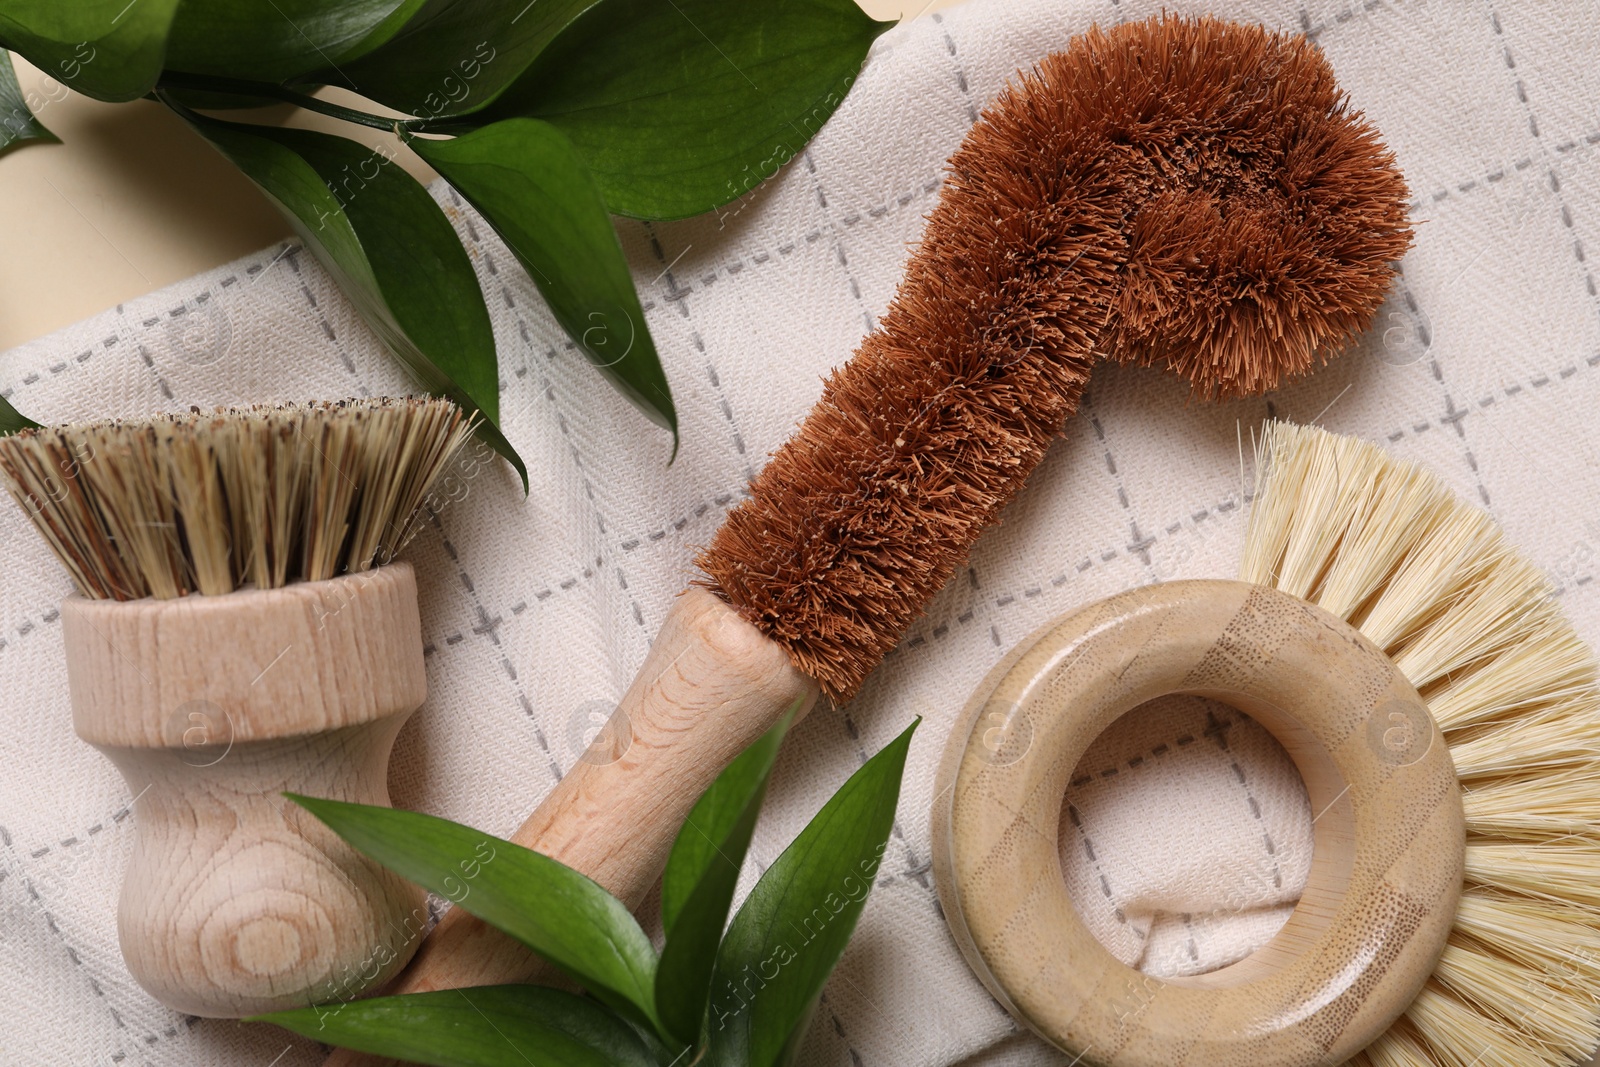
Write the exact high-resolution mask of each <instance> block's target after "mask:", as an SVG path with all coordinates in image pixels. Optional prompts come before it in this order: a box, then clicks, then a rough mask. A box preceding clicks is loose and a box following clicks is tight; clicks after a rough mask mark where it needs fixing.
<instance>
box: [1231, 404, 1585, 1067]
mask: <svg viewBox="0 0 1600 1067" xmlns="http://www.w3.org/2000/svg"><path fill="white" fill-rule="evenodd" d="M1258 469H1259V470H1260V471H1261V472H1262V474H1261V480H1260V482H1259V483H1258V485H1257V488H1256V497H1255V502H1254V505H1253V507H1252V511H1251V515H1250V528H1249V531H1248V533H1247V534H1246V537H1245V552H1244V560H1243V564H1242V566H1241V568H1240V574H1239V576H1240V577H1241V578H1242V579H1244V580H1245V581H1248V582H1254V583H1257V584H1260V585H1269V586H1272V587H1274V588H1277V589H1281V590H1283V591H1284V592H1287V593H1291V594H1293V595H1295V596H1297V597H1299V598H1301V599H1302V600H1306V601H1309V602H1311V603H1313V604H1316V605H1317V606H1319V607H1321V608H1323V609H1325V610H1327V611H1329V612H1331V613H1332V614H1334V615H1337V616H1338V617H1340V618H1342V619H1344V620H1345V621H1346V622H1348V623H1350V624H1351V625H1352V626H1354V627H1355V628H1356V629H1358V630H1360V631H1361V632H1362V633H1363V634H1364V635H1365V636H1366V637H1368V638H1369V639H1371V641H1372V642H1373V644H1375V645H1377V646H1378V647H1379V648H1381V649H1383V651H1384V652H1385V654H1387V655H1388V656H1389V658H1390V659H1391V660H1393V661H1394V663H1395V666H1397V667H1398V668H1400V671H1401V673H1402V674H1404V675H1405V676H1406V678H1407V679H1408V680H1409V681H1410V682H1411V684H1412V685H1413V686H1414V687H1415V688H1416V690H1417V692H1418V693H1420V694H1421V695H1422V697H1423V699H1424V700H1425V701H1426V702H1427V704H1428V710H1429V712H1430V713H1431V714H1432V715H1433V717H1434V719H1435V721H1437V722H1438V724H1439V728H1440V730H1441V731H1442V732H1443V734H1444V739H1445V742H1446V744H1448V745H1449V749H1450V758H1451V761H1452V762H1453V763H1454V765H1455V769H1456V776H1457V777H1458V778H1459V779H1460V781H1461V785H1462V807H1463V809H1464V811H1465V814H1466V829H1467V848H1466V884H1465V886H1464V888H1463V889H1462V895H1461V901H1460V906H1459V908H1458V911H1457V914H1456V921H1455V926H1454V928H1453V929H1452V930H1451V933H1450V939H1449V942H1448V943H1447V945H1446V948H1445V951H1444V955H1443V956H1442V957H1441V958H1440V960H1439V963H1438V966H1437V967H1436V969H1435V970H1434V973H1433V977H1432V979H1430V981H1429V983H1428V985H1427V986H1426V987H1424V989H1423V991H1422V993H1421V994H1420V995H1419V996H1418V997H1417V999H1416V1000H1415V1001H1414V1002H1413V1003H1412V1005H1411V1007H1410V1008H1409V1009H1408V1010H1407V1012H1406V1014H1405V1015H1404V1016H1402V1017H1401V1018H1400V1019H1399V1020H1397V1021H1396V1022H1395V1024H1394V1025H1393V1026H1392V1027H1390V1029H1389V1030H1388V1031H1386V1032H1385V1033H1384V1034H1383V1035H1382V1036H1381V1037H1379V1038H1378V1040H1377V1041H1375V1042H1374V1043H1373V1044H1372V1045H1370V1046H1368V1047H1367V1049H1366V1050H1365V1051H1364V1052H1363V1053H1362V1054H1361V1055H1359V1056H1357V1057H1355V1058H1353V1059H1351V1060H1350V1061H1349V1062H1350V1064H1351V1065H1353V1067H1369V1065H1377V1067H1433V1065H1434V1064H1457V1065H1461V1067H1466V1065H1468V1064H1479V1065H1480V1067H1481V1065H1485V1064H1491V1063H1492V1064H1507V1065H1515V1067H1544V1065H1548V1067H1556V1065H1563V1064H1570V1063H1583V1062H1587V1060H1588V1058H1589V1056H1590V1055H1591V1054H1592V1053H1593V1052H1594V1051H1595V1048H1596V1046H1597V1045H1600V996H1597V994H1600V881H1597V879H1596V877H1595V873H1596V872H1597V871H1600V832H1597V830H1596V827H1600V745H1597V741H1596V739H1597V738H1600V667H1597V665H1596V663H1595V658H1594V654H1593V653H1592V652H1591V651H1590V650H1589V648H1588V646H1587V645H1586V644H1585V643H1584V642H1583V641H1582V640H1581V639H1580V638H1579V637H1578V635H1577V633H1576V632H1575V631H1574V630H1573V628H1572V624H1571V623H1570V622H1568V621H1567V619H1566V618H1565V616H1564V615H1563V614H1562V611H1561V609H1560V607H1559V606H1558V605H1557V603H1556V601H1555V599H1554V597H1553V593H1554V590H1553V589H1552V587H1551V584H1550V580H1549V579H1548V578H1547V577H1546V576H1545V574H1544V572H1543V571H1541V570H1540V569H1539V568H1538V567H1537V566H1536V565H1535V564H1534V563H1533V562H1532V561H1531V560H1529V559H1527V558H1526V557H1524V556H1523V555H1522V554H1521V553H1519V552H1518V551H1516V549H1515V548H1513V547H1512V546H1511V545H1510V544H1508V543H1507V541H1506V539H1505V537H1504V535H1503V534H1502V532H1501V531H1500V528H1499V527H1498V526H1497V525H1496V524H1495V522H1494V520H1493V519H1492V518H1490V517H1489V515H1488V514H1487V513H1485V512H1484V511H1482V510H1480V509H1478V508H1475V507H1473V506H1471V505H1469V504H1466V503H1463V502H1462V501H1461V500H1460V499H1458V498H1457V497H1456V496H1455V494H1453V493H1452V492H1450V490H1449V488H1448V487H1446V486H1445V485H1444V484H1443V483H1442V482H1440V480H1439V479H1438V478H1437V477H1436V476H1434V475H1433V474H1430V473H1429V472H1427V471H1425V470H1423V469H1421V468H1419V467H1417V466H1415V465H1413V464H1409V463H1402V462H1400V461H1398V460H1395V459H1393V458H1391V457H1390V456H1388V455H1387V454H1385V453H1384V452H1383V450H1382V449H1379V448H1377V447H1376V446H1374V445H1371V444H1368V443H1367V442H1365V441H1360V440H1357V439H1355V438H1351V437H1343V436H1339V435H1337V434H1331V433H1328V432H1326V431H1323V430H1319V429H1316V428H1314V427H1307V426H1293V425H1288V424H1284V423H1269V424H1268V426H1267V428H1266V431H1265V434H1264V438H1263V441H1262V444H1261V449H1260V460H1259V463H1258Z"/></svg>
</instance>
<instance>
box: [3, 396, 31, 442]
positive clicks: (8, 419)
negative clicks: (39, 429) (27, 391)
mask: <svg viewBox="0 0 1600 1067" xmlns="http://www.w3.org/2000/svg"><path fill="white" fill-rule="evenodd" d="M38 425H39V424H38V423H37V422H34V421H33V420H32V419H30V418H28V416H26V415H24V414H23V413H22V412H20V411H18V410H17V409H16V408H14V407H12V406H11V402H10V401H9V400H7V399H6V398H5V397H3V396H0V437H4V436H6V435H7V434H12V433H16V432H17V431H18V430H26V429H30V428H32V427H35V426H38Z"/></svg>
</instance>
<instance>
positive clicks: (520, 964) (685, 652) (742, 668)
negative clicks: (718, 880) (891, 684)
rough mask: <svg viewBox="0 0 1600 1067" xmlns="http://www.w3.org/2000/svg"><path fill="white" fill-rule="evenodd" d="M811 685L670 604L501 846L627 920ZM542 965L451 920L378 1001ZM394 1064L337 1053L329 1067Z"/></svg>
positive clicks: (742, 634) (724, 621) (695, 611)
mask: <svg viewBox="0 0 1600 1067" xmlns="http://www.w3.org/2000/svg"><path fill="white" fill-rule="evenodd" d="M817 692H818V690H817V683H816V682H815V681H813V680H812V679H811V678H808V677H807V676H806V675H804V674H802V673H800V672H799V671H798V670H796V669H795V668H794V667H793V666H792V665H791V664H790V662H789V657H788V654H787V653H785V652H784V650H783V648H782V647H781V646H779V645H778V644H776V643H774V642H773V641H770V640H768V639H767V638H766V637H765V636H764V635H763V634H762V633H761V632H760V631H759V630H757V629H756V628H755V627H754V626H751V625H750V624H749V623H748V622H746V621H745V620H744V619H742V618H740V617H739V615H738V613H737V612H735V611H734V610H733V609H732V608H730V607H729V606H728V605H727V604H725V603H723V601H722V600H720V599H718V598H717V597H716V596H714V595H713V594H712V593H710V592H708V591H706V590H704V589H700V588H691V589H689V590H687V591H685V592H684V593H683V595H682V596H680V597H679V598H678V601H677V603H675V604H674V605H673V607H672V611H671V612H670V613H669V614H668V615H667V618H666V621H665V622H664V623H663V624H662V627H661V632H660V633H659V634H657V635H656V639H655V643H654V644H652V645H651V646H650V652H649V654H648V655H647V656H646V657H645V661H644V665H643V666H642V667H641V668H640V669H639V673H638V675H637V676H636V677H635V679H634V682H633V685H632V687H630V688H629V690H628V692H627V693H626V694H625V695H624V696H623V698H622V702H621V703H620V704H619V705H618V706H617V710H616V712H614V713H613V715H612V718H611V721H610V723H609V724H608V726H607V728H606V729H604V730H603V731H601V733H600V735H599V736H598V737H596V738H595V741H594V743H593V744H592V745H591V746H590V748H589V750H588V752H586V753H585V754H584V756H583V757H582V758H581V759H580V760H579V762H578V763H577V764H576V765H574V766H573V768H572V769H571V770H569V771H568V772H567V773H566V775H565V776H564V777H563V778H562V779H561V781H560V783H558V784H557V785H556V787H555V789H553V790H552V791H551V792H550V794H549V795H548V796H547V797H545V799H544V802H543V803H541V804H540V805H539V807H538V809H537V810H536V811H535V812H534V813H533V814H532V815H531V816H529V818H528V820H527V821H526V822H524V823H523V824H522V827H521V829H519V830H518V831H517V832H516V833H515V834H513V835H512V837H511V840H512V841H515V842H516V843H517V844H519V845H524V846H526V847H528V848H531V849H535V850H537V851H539V852H542V853H544V854H545V855H547V856H551V857H553V858H555V859H557V860H560V861H561V862H562V863H565V864H566V865H567V866H569V867H573V868H575V869H577V870H579V871H582V872H583V873H584V874H587V875H588V876H589V877H591V878H593V879H594V880H595V881H597V882H599V883H600V884H601V885H603V886H605V888H606V889H607V890H609V891H610V892H611V894H612V895H613V896H616V897H617V898H619V899H620V900H622V901H623V902H625V903H626V904H628V906H629V907H634V906H636V905H638V903H639V902H640V901H641V900H642V899H643V898H644V896H645V894H646V893H647V892H648V891H649V890H650V887H651V886H652V885H654V884H655V881H656V879H657V878H659V877H660V875H661V870H662V868H663V867H664V866H665V865H666V861H667V853H668V851H669V850H670V849H671V847H672V840H673V838H674V837H676V836H677V833H678V829H679V827H681V826H682V825H683V821H684V819H685V818H687V817H688V814H689V809H690V808H692V807H693V806H694V804H695V802H696V801H697V800H699V799H700V795H701V794H702V793H703V792H705V790H706V788H707V787H708V786H710V785H711V783H712V781H713V780H714V779H715V778H716V776H717V775H718V774H720V773H721V772H722V769H723V768H724V767H726V766H727V765H728V763H730V762H731V761H732V760H733V758H734V757H735V756H737V755H738V754H739V753H740V752H742V751H744V750H745V749H746V748H748V747H749V746H750V744H751V743H753V742H754V741H755V740H756V739H757V738H759V737H760V736H761V735H762V734H763V733H765V732H766V731H767V730H768V729H770V728H771V727H772V726H773V725H774V724H775V723H776V722H777V721H778V719H779V718H780V717H781V716H782V715H783V714H784V712H786V711H787V710H788V709H789V708H791V707H794V706H795V705H796V704H797V703H798V705H799V708H798V714H799V715H804V714H805V713H806V712H807V711H809V710H810V708H811V706H812V704H813V703H815V701H816V698H817ZM540 966H541V964H540V961H539V959H538V957H536V956H535V955H534V954H533V953H532V952H530V951H529V950H528V949H527V948H525V947H524V946H522V945H521V944H520V943H519V942H516V941H514V940H512V939H511V938H510V937H507V936H506V935H505V934H502V933H501V932H500V931H498V930H495V929H494V928H493V927H490V926H487V925H485V924H484V923H482V922H480V921H478V920H477V919H475V918H473V917H472V916H471V915H468V914H467V913H466V912H464V911H462V910H461V909H460V908H452V909H451V910H450V912H449V913H448V914H447V915H446V916H445V917H444V919H443V920H442V921H441V922H440V923H439V926H438V928H437V929H435V930H434V931H433V933H432V934H430V935H429V936H428V937H427V938H426V940H424V941H423V943H422V947H421V949H419V950H418V952H417V955H416V958H415V959H414V960H413V961H412V964H411V966H410V967H409V968H408V969H407V970H406V971H405V972H404V973H403V974H401V976H400V978H399V979H398V980H397V981H396V982H395V983H394V985H393V986H392V988H390V989H387V990H385V992H387V993H416V992H425V991H428V990H435V989H449V988H453V987H458V986H473V985H490V984H495V983H501V982H521V981H527V980H529V979H530V978H534V977H536V976H538V977H541V978H549V977H551V974H550V973H549V972H548V971H547V972H546V973H544V974H543V975H539V970H540ZM389 1062H393V1061H387V1060H383V1059H381V1058H376V1057H369V1056H363V1055H360V1054H358V1053H354V1052H349V1051H347V1050H341V1051H338V1052H335V1053H334V1054H333V1056H332V1057H330V1058H329V1059H328V1061H327V1067H334V1065H339V1067H351V1065H355V1064H361V1065H362V1067H375V1065H377V1064H383V1063H389Z"/></svg>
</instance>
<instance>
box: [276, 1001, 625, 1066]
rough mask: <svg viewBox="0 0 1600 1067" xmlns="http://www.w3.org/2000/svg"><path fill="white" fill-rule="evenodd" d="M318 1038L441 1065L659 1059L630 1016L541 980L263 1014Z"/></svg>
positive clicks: (615, 1063) (590, 1063) (602, 1063)
mask: <svg viewBox="0 0 1600 1067" xmlns="http://www.w3.org/2000/svg"><path fill="white" fill-rule="evenodd" d="M249 1021H251V1022H268V1023H277V1024H278V1025H279V1026H282V1027H284V1028H285V1029H288V1030H292V1031H294V1032H295V1033H297V1034H301V1035H303V1036H305V1037H309V1038H311V1039H312V1040H314V1041H321V1042H324V1043H327V1044H332V1045H339V1046H342V1047H344V1048H351V1049H355V1050H357V1051H359V1052H366V1053H370V1054H371V1055H374V1056H392V1057H395V1058H397V1059H403V1060H405V1061H406V1062H408V1063H427V1064H434V1065H436V1067H655V1063H656V1061H655V1058H654V1057H653V1056H651V1055H650V1052H649V1051H648V1050H647V1049H646V1047H645V1045H644V1043H643V1042H641V1041H640V1040H639V1037H638V1035H636V1034H635V1033H634V1032H633V1030H632V1029H631V1028H630V1027H629V1026H628V1024H627V1023H625V1022H623V1021H622V1020H621V1019H619V1018H617V1017H616V1016H615V1015H613V1014H612V1013H611V1012H609V1011H607V1010H606V1009H605V1008H603V1007H601V1006H600V1005H598V1004H596V1003H595V1002H594V1001H592V1000H589V999H587V998H585V997H580V996H577V995H576V994H573V993H567V992H563V991H562V990H559V989H545V988H543V987H541V986H532V985H499V986H477V987H474V988H468V989H445V990H440V991H439V992H436V993H408V994H406V995H404V996H397V997H374V998H372V999H370V1000H357V1001H353V1002H351V1003H347V1004H330V1005H325V1006H323V1007H320V1008H299V1009H296V1010H294V1011H280V1012H274V1013H273V1014H270V1015H258V1016H256V1017H255V1018H254V1019H251V1020H249Z"/></svg>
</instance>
